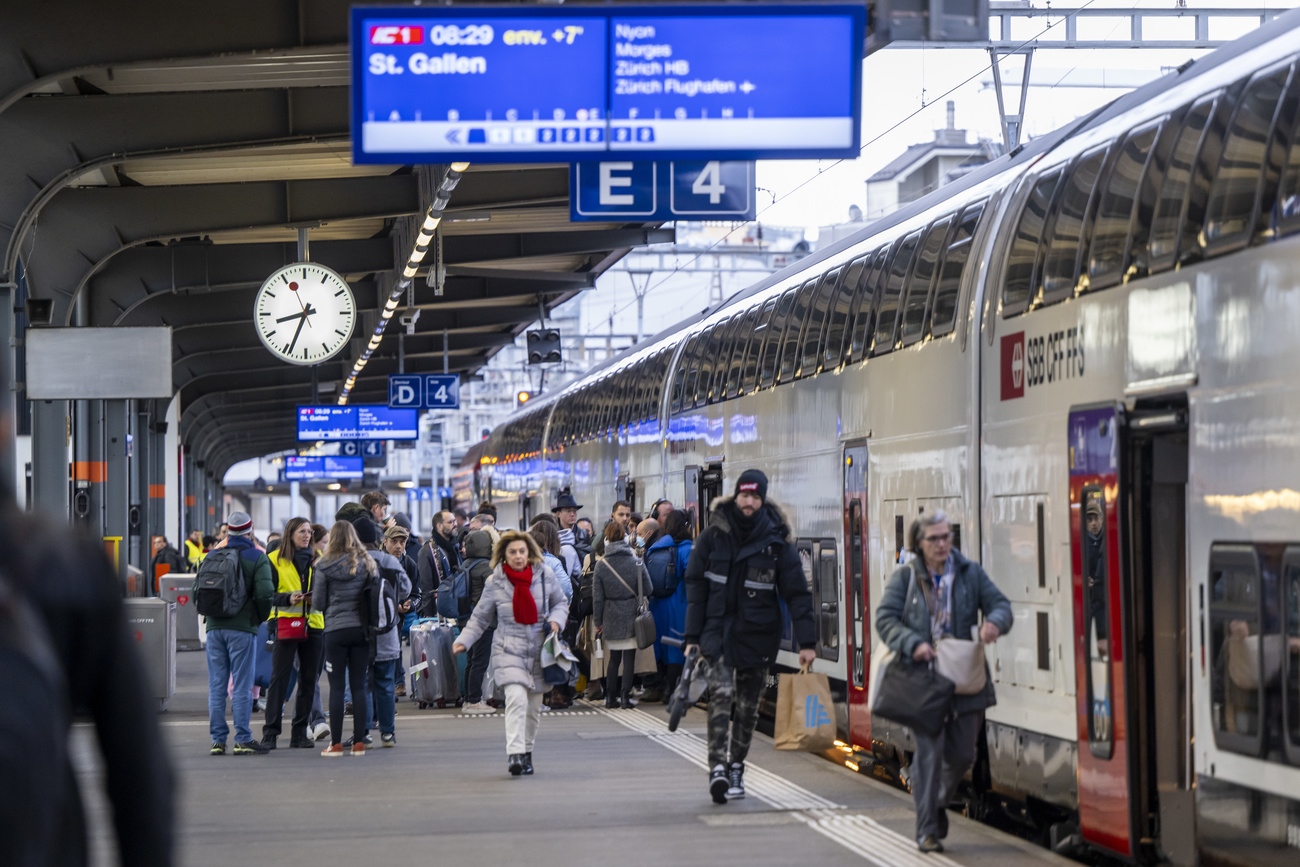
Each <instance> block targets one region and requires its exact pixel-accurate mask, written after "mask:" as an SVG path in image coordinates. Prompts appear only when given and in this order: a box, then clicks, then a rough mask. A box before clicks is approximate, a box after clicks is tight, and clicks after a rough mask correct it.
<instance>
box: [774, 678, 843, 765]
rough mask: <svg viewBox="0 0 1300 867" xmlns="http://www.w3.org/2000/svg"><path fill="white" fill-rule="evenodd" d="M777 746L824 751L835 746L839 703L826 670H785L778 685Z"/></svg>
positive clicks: (808, 750)
mask: <svg viewBox="0 0 1300 867" xmlns="http://www.w3.org/2000/svg"><path fill="white" fill-rule="evenodd" d="M775 734H776V738H775V740H776V748H777V749H778V750H805V751H807V752H810V753H820V752H822V751H824V750H829V749H830V748H831V747H833V746H835V705H834V704H833V703H832V700H831V684H830V681H829V680H828V679H827V678H826V675H824V674H813V673H812V672H809V671H808V669H807V668H803V669H800V670H799V671H798V672H797V673H795V674H783V675H781V676H780V681H779V682H778V684H777V687H776V729H775Z"/></svg>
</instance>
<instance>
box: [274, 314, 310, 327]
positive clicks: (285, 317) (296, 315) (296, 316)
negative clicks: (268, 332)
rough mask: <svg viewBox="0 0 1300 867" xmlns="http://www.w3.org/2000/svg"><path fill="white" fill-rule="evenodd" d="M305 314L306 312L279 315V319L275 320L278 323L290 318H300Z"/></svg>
mask: <svg viewBox="0 0 1300 867" xmlns="http://www.w3.org/2000/svg"><path fill="white" fill-rule="evenodd" d="M306 315H307V314H306V313H295V314H293V315H292V316H281V317H280V318H279V319H277V320H275V322H276V324H277V325H278V324H280V323H281V322H288V321H289V320H290V319H302V318H303V317H305V316H306Z"/></svg>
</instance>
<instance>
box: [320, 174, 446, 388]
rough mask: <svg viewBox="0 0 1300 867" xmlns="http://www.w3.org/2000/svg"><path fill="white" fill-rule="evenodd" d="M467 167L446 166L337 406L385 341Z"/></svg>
mask: <svg viewBox="0 0 1300 867" xmlns="http://www.w3.org/2000/svg"><path fill="white" fill-rule="evenodd" d="M468 168H469V163H452V164H451V165H450V166H448V167H447V171H446V173H445V174H444V175H443V178H442V183H441V184H439V185H438V193H437V195H436V196H434V199H433V203H432V204H430V205H429V210H428V211H426V212H425V214H424V222H422V223H421V224H420V232H419V235H417V236H416V239H415V245H414V246H413V248H412V249H411V255H410V257H409V258H407V260H406V267H404V268H403V269H402V278H401V279H400V280H398V281H396V282H395V283H394V284H393V286H392V288H391V289H390V290H389V292H388V301H387V302H385V304H384V307H383V309H382V310H380V311H379V323H378V324H377V325H376V326H375V333H374V334H372V335H371V337H370V342H369V343H368V344H366V349H365V351H364V352H362V353H361V357H360V358H358V359H357V360H356V362H355V363H354V364H353V365H352V373H351V374H349V375H348V378H347V381H345V382H344V383H343V392H342V393H341V394H340V395H339V406H344V405H345V404H346V403H347V402H348V396H349V395H350V394H351V393H352V387H353V386H355V385H356V384H357V377H358V376H360V375H361V371H362V369H363V368H364V367H365V366H366V363H367V362H368V361H370V356H371V355H373V354H374V352H375V350H376V349H378V348H379V344H380V342H381V341H382V340H383V339H384V329H386V328H387V327H388V322H389V320H390V319H392V318H393V314H394V313H396V312H397V308H398V307H399V306H401V303H402V293H403V292H405V291H406V289H407V287H409V286H410V285H411V281H412V280H413V279H414V278H415V274H416V272H417V271H418V270H419V269H420V263H421V262H423V261H424V257H425V256H426V255H427V254H428V252H429V245H430V244H431V243H433V233H434V232H435V231H436V230H437V228H438V224H439V223H440V222H442V212H443V211H444V210H445V209H446V207H447V202H448V201H450V200H451V191H452V190H454V189H456V185H457V184H458V183H460V179H461V177H463V176H464V174H465V171H466V169H468Z"/></svg>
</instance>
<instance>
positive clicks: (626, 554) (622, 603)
mask: <svg viewBox="0 0 1300 867" xmlns="http://www.w3.org/2000/svg"><path fill="white" fill-rule="evenodd" d="M602 563H603V564H604V565H603V566H602V565H601V564H602ZM620 577H621V578H622V579H623V580H622V581H620V580H619V578H620ZM624 581H625V582H627V586H626V587H624V586H623V582H624ZM638 584H639V585H640V586H638ZM591 590H592V604H593V606H594V610H593V611H592V618H593V619H592V622H593V623H594V624H595V625H596V626H598V627H601V633H600V634H601V637H602V638H604V639H605V640H607V641H620V640H623V639H627V638H633V637H635V636H634V635H633V633H632V621H633V620H635V619H636V612H637V593H638V592H639V593H640V594H641V596H642V597H645V596H648V595H649V594H650V577H649V576H648V575H646V574H645V566H643V565H642V564H641V561H640V560H638V559H637V558H636V557H635V556H633V554H632V548H631V547H630V546H629V545H628V544H627V543H626V542H607V543H606V544H605V557H604V559H602V560H598V561H596V566H595V569H594V570H593V571H592V578H591Z"/></svg>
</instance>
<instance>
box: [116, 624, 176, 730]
mask: <svg viewBox="0 0 1300 867" xmlns="http://www.w3.org/2000/svg"><path fill="white" fill-rule="evenodd" d="M124 602H125V604H126V623H127V629H129V630H130V631H131V636H132V637H133V638H134V639H135V642H136V646H137V647H138V648H139V649H140V656H141V658H142V659H143V660H144V670H145V681H146V685H147V686H148V689H149V694H150V695H152V696H153V697H154V698H156V699H158V709H159V710H167V702H168V701H170V700H171V697H172V696H173V695H174V694H175V693H176V606H175V605H174V604H173V603H171V602H168V601H166V600H164V599H127V600H124Z"/></svg>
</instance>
